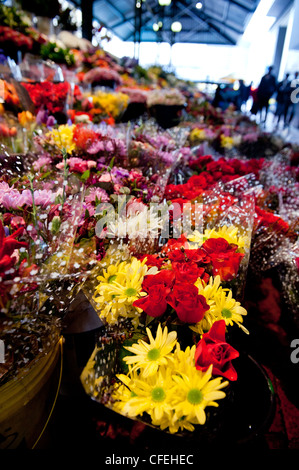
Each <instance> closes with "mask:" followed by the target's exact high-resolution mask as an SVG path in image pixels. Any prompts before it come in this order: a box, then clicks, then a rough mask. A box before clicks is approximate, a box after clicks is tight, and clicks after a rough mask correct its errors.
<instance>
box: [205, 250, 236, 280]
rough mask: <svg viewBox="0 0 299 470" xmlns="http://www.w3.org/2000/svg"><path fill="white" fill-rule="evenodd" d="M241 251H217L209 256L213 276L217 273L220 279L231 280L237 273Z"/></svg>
mask: <svg viewBox="0 0 299 470" xmlns="http://www.w3.org/2000/svg"><path fill="white" fill-rule="evenodd" d="M243 257H244V254H243V253H233V252H229V253H219V254H217V255H215V256H211V261H212V266H213V271H212V274H213V276H217V275H219V276H220V277H221V280H222V281H231V280H232V279H233V278H234V277H236V275H237V274H238V271H239V267H240V263H241V260H242V258H243Z"/></svg>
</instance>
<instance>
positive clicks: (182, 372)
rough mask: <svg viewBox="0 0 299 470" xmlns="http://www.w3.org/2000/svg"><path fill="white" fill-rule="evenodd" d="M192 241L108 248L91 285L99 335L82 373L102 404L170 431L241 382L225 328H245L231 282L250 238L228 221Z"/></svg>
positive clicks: (200, 417)
mask: <svg viewBox="0 0 299 470" xmlns="http://www.w3.org/2000/svg"><path fill="white" fill-rule="evenodd" d="M188 238H189V240H188ZM188 238H187V237H186V236H185V235H182V236H181V237H179V238H178V239H174V238H173V239H170V240H169V241H168V242H167V243H166V244H165V245H163V246H162V248H161V249H160V251H159V252H156V253H154V254H147V253H143V254H137V255H136V256H132V255H130V254H128V252H127V251H126V249H125V248H124V250H120V251H119V250H115V251H114V252H113V251H112V250H109V251H108V252H107V255H106V257H104V258H103V259H102V261H101V265H102V272H101V274H100V275H99V276H98V277H97V281H95V283H94V290H93V305H94V306H95V308H96V310H97V311H98V314H99V316H100V318H101V319H102V321H103V323H104V326H105V333H104V335H103V337H102V338H100V340H99V344H98V345H97V347H96V348H95V350H94V352H93V354H92V356H91V358H90V361H89V362H88V364H87V366H86V368H85V370H84V371H83V373H82V376H81V379H82V383H83V385H84V387H85V390H86V392H87V393H89V394H91V395H92V396H93V397H95V398H96V399H97V400H98V401H99V402H101V403H103V404H105V405H106V406H108V407H110V408H112V409H113V410H114V411H116V412H118V413H121V414H123V415H125V416H128V417H130V418H133V419H141V420H142V421H143V422H145V423H150V424H151V425H153V426H155V427H158V428H160V429H162V430H165V431H168V432H170V433H180V432H182V431H184V430H187V431H191V432H192V431H195V430H196V429H198V427H197V425H204V424H205V423H206V419H207V416H209V415H210V411H209V410H210V407H218V405H219V404H218V400H220V399H223V398H224V397H225V396H226V394H225V392H224V391H223V390H222V389H224V388H225V387H227V386H228V385H229V382H233V381H235V380H237V372H236V370H235V368H234V366H233V364H232V360H233V359H235V358H237V357H238V356H239V352H238V351H237V350H235V349H234V348H233V347H232V346H231V345H230V344H229V343H227V341H226V339H225V333H226V330H227V329H229V328H230V327H232V326H233V325H237V326H238V327H240V328H241V329H242V330H243V331H245V332H246V333H248V331H247V329H246V328H245V326H244V325H243V321H244V320H243V318H244V316H245V315H246V314H247V312H246V310H245V309H244V308H243V307H242V305H241V304H240V302H239V301H237V300H236V299H235V298H234V296H233V292H232V289H231V288H230V283H231V282H233V281H234V280H235V279H236V278H237V277H238V273H239V267H240V263H241V261H242V259H243V257H244V247H245V246H247V245H248V240H247V238H246V237H244V236H242V235H240V233H239V230H238V227H234V226H230V227H225V226H223V227H218V228H214V229H206V230H205V231H204V232H203V233H202V234H201V237H200V234H199V232H196V233H193V234H191V235H190V236H189V237H188ZM193 240H195V241H193ZM87 295H88V294H87ZM89 295H91V293H90V292H89Z"/></svg>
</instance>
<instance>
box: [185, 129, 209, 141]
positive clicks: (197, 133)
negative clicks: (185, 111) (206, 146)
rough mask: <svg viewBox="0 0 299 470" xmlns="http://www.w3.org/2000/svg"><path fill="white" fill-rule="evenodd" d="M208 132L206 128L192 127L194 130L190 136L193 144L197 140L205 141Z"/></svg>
mask: <svg viewBox="0 0 299 470" xmlns="http://www.w3.org/2000/svg"><path fill="white" fill-rule="evenodd" d="M206 137H207V136H206V132H205V130H204V129H198V128H195V129H192V131H191V132H190V136H189V139H190V142H191V143H192V144H194V143H196V142H203V141H204V140H206Z"/></svg>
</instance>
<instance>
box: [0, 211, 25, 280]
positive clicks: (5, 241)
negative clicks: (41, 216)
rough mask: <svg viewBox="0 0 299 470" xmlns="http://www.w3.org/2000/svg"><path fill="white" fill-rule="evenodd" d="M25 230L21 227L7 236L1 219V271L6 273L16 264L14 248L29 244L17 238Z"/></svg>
mask: <svg viewBox="0 0 299 470" xmlns="http://www.w3.org/2000/svg"><path fill="white" fill-rule="evenodd" d="M23 230H24V229H23V228H22V227H20V228H19V229H18V230H17V231H16V232H14V233H12V234H11V235H9V236H8V237H5V231H4V227H3V224H2V222H1V220H0V273H4V272H5V271H7V270H8V269H10V268H11V267H12V266H13V265H14V263H15V258H14V257H12V256H11V255H12V254H13V252H14V250H16V249H18V248H21V247H27V246H28V245H27V243H25V242H20V241H18V240H16V237H18V236H19V235H21V233H22V232H23Z"/></svg>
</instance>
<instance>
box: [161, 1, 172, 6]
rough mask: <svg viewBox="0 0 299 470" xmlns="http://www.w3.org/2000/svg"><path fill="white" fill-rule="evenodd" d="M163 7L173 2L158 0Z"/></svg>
mask: <svg viewBox="0 0 299 470" xmlns="http://www.w3.org/2000/svg"><path fill="white" fill-rule="evenodd" d="M158 1H159V5H161V7H168V5H170V4H171V0H158Z"/></svg>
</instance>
